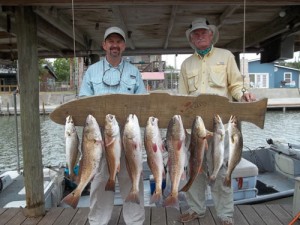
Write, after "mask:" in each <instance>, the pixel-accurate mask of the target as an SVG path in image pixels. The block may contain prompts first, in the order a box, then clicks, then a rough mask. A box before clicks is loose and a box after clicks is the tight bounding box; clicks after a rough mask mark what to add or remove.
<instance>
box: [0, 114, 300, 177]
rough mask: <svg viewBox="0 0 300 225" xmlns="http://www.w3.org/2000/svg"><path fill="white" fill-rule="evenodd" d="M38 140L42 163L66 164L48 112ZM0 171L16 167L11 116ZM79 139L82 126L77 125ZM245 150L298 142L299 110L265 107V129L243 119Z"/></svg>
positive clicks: (0, 145)
mask: <svg viewBox="0 0 300 225" xmlns="http://www.w3.org/2000/svg"><path fill="white" fill-rule="evenodd" d="M40 122H41V140H42V155H43V165H45V166H49V165H52V166H58V165H65V140H64V125H60V124H56V123H54V122H52V121H51V120H50V119H49V117H48V116H41V117H40ZM20 126H21V124H20V118H19V117H18V127H19V129H18V130H19V146H20V147H19V150H20V165H21V168H22V165H23V161H22V143H21V134H20V131H21V127H20ZM0 127H1V130H0V172H2V171H6V170H12V169H17V144H16V125H15V117H14V116H2V117H0ZM77 130H78V133H79V137H80V139H81V134H82V127H77ZM242 131H243V137H244V150H248V149H249V148H250V149H256V148H258V147H264V146H266V147H267V146H268V144H267V142H266V139H268V138H283V139H286V140H287V141H288V142H289V143H295V144H300V111H299V110H293V111H286V112H285V113H283V112H282V111H268V112H267V114H266V117H265V126H264V129H260V128H258V127H257V126H255V125H253V124H251V123H248V122H243V123H242Z"/></svg>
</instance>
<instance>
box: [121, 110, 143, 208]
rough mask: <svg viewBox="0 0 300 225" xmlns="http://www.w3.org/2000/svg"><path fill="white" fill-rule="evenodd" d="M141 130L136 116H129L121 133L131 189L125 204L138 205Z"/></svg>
mask: <svg viewBox="0 0 300 225" xmlns="http://www.w3.org/2000/svg"><path fill="white" fill-rule="evenodd" d="M141 139H142V138H141V129H140V125H139V121H138V118H137V116H136V115H134V114H130V115H129V116H128V117H127V121H126V123H125V126H124V131H123V137H122V141H123V147H124V152H125V159H126V168H127V171H128V174H129V176H130V179H131V182H132V187H131V190H130V192H129V194H128V196H127V198H126V199H125V201H126V202H133V203H137V204H140V198H139V183H140V179H141V174H142V171H143V154H142V140H141Z"/></svg>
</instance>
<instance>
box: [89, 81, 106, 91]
mask: <svg viewBox="0 0 300 225" xmlns="http://www.w3.org/2000/svg"><path fill="white" fill-rule="evenodd" d="M90 85H91V89H92V91H93V93H94V94H97V93H99V92H100V90H102V87H103V81H102V79H100V78H98V79H94V80H92V81H90Z"/></svg>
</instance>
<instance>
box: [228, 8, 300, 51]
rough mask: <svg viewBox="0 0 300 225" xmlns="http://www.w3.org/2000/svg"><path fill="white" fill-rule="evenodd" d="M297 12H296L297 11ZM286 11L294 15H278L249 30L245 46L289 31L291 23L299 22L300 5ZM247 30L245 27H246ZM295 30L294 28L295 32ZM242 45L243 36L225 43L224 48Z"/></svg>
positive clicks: (235, 47)
mask: <svg viewBox="0 0 300 225" xmlns="http://www.w3.org/2000/svg"><path fill="white" fill-rule="evenodd" d="M297 12H298V13H297ZM287 13H291V14H294V16H286V17H283V18H281V17H278V18H276V19H274V20H273V21H271V22H270V23H268V24H266V26H262V27H261V28H259V29H258V30H256V31H251V33H249V32H248V33H247V34H246V40H245V47H246V48H247V47H249V46H254V45H256V44H259V43H261V42H263V41H266V40H268V39H270V38H272V37H275V36H277V35H280V34H283V33H285V32H287V33H289V31H290V30H291V29H293V27H291V25H295V24H297V23H299V22H300V16H299V13H300V7H299V6H298V7H297V6H294V7H291V8H289V10H287ZM246 30H247V27H246ZM296 31H297V30H295V32H296ZM242 46H243V37H242V38H239V39H237V40H234V41H232V42H230V43H229V44H227V45H226V46H225V48H227V49H241V48H242Z"/></svg>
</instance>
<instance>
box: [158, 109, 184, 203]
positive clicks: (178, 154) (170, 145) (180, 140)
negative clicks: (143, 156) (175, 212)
mask: <svg viewBox="0 0 300 225" xmlns="http://www.w3.org/2000/svg"><path fill="white" fill-rule="evenodd" d="M185 137H186V136H185V130H184V127H183V123H182V120H181V116H180V115H174V116H173V117H172V119H171V120H170V122H169V124H168V129H167V149H168V153H169V155H168V159H169V161H168V164H169V175H170V180H171V193H170V194H169V196H168V197H167V198H166V199H165V201H164V203H163V206H165V207H175V208H179V201H178V188H179V183H180V179H181V177H182V175H183V174H184V166H185V161H186V147H185Z"/></svg>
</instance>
